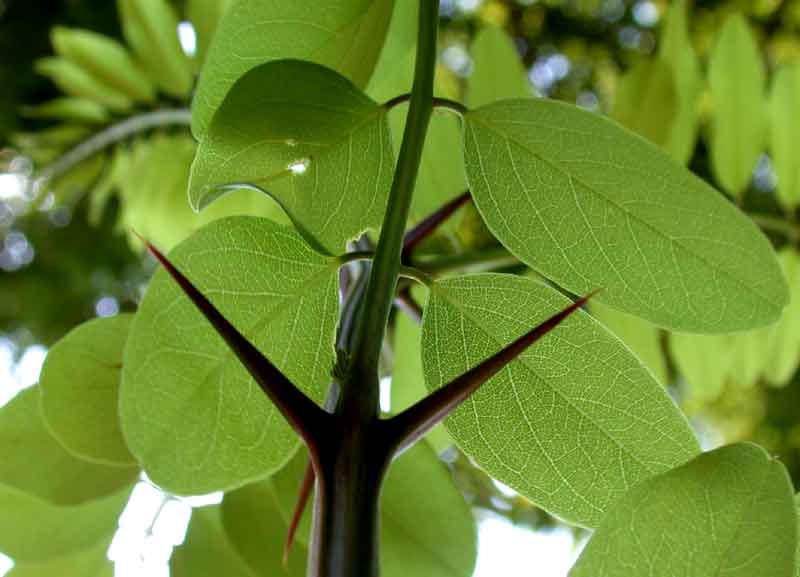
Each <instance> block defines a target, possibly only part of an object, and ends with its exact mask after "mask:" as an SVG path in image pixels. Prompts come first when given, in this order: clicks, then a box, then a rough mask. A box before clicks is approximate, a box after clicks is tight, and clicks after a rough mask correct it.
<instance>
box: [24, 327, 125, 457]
mask: <svg viewBox="0 0 800 577" xmlns="http://www.w3.org/2000/svg"><path fill="white" fill-rule="evenodd" d="M132 318H133V317H132V315H126V314H123V315H118V316H115V317H110V318H101V319H96V320H93V321H90V322H88V323H85V324H82V325H80V326H78V327H77V328H76V329H75V330H73V331H71V332H70V333H69V334H68V335H67V336H66V337H64V338H63V339H62V340H60V341H59V342H58V343H56V344H55V345H54V346H53V347H52V348H51V349H50V351H49V352H48V354H47V360H46V362H45V365H44V367H43V368H42V374H41V377H40V379H39V385H40V387H41V391H42V416H43V418H44V420H45V423H46V425H47V427H48V428H49V429H50V431H51V432H52V434H53V435H54V436H55V437H56V438H57V440H58V441H59V442H60V443H61V444H62V445H64V447H65V448H66V449H68V450H69V451H71V452H73V453H75V454H76V455H77V456H79V457H81V458H82V459H86V460H89V461H95V462H98V463H101V464H108V465H135V464H136V460H135V459H134V458H133V455H131V454H130V451H128V447H127V446H126V445H125V442H124V441H123V439H122V432H121V431H120V429H119V417H118V416H117V405H118V398H119V381H120V375H121V371H122V351H123V349H124V347H125V341H126V340H127V338H128V328H129V327H130V324H131V319H132Z"/></svg>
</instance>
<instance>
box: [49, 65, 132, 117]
mask: <svg viewBox="0 0 800 577" xmlns="http://www.w3.org/2000/svg"><path fill="white" fill-rule="evenodd" d="M36 71H37V72H38V73H39V74H41V75H43V76H47V77H48V78H49V79H50V80H52V81H53V83H55V85H56V86H58V88H59V89H61V90H62V91H63V92H64V93H66V94H69V95H70V96H75V97H78V98H86V99H88V100H92V101H94V102H97V103H98V104H101V105H102V106H105V107H106V108H108V109H109V110H113V111H114V112H125V111H127V110H129V109H130V108H131V106H133V102H132V101H131V100H130V98H129V97H128V96H126V95H125V94H123V93H121V92H119V91H118V90H115V89H114V88H110V87H109V86H107V85H105V84H104V83H102V82H101V81H99V80H97V79H96V78H94V77H93V76H92V75H91V74H90V73H89V72H87V71H86V70H84V69H83V68H81V67H80V66H79V65H77V64H75V63H73V62H71V61H69V60H65V59H63V58H57V57H48V58H42V59H40V60H39V61H37V62H36Z"/></svg>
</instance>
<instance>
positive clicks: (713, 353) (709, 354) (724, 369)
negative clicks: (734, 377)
mask: <svg viewBox="0 0 800 577" xmlns="http://www.w3.org/2000/svg"><path fill="white" fill-rule="evenodd" d="M669 350H670V354H671V356H672V359H673V360H674V361H675V364H676V365H677V368H678V371H679V372H680V373H681V375H683V378H684V380H685V384H686V387H685V388H686V389H687V390H688V395H687V396H688V397H689V398H690V399H691V400H696V401H712V400H714V399H716V398H717V397H718V396H719V395H720V393H721V392H722V389H723V387H724V386H725V382H726V380H727V378H728V375H729V374H730V370H731V366H732V365H733V360H734V358H733V351H734V348H733V338H732V337H731V336H730V335H714V336H705V335H692V334H686V333H673V334H671V335H670V336H669Z"/></svg>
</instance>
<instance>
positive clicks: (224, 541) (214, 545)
mask: <svg viewBox="0 0 800 577" xmlns="http://www.w3.org/2000/svg"><path fill="white" fill-rule="evenodd" d="M221 508H222V507H221V506H214V507H204V508H202V509H196V510H195V511H193V512H192V520H191V522H190V523H189V530H188V531H187V533H186V540H185V541H184V543H183V545H181V546H180V547H178V548H176V549H175V551H174V552H173V553H172V557H171V558H170V561H169V568H170V575H172V576H173V577H260V576H259V575H258V574H257V573H255V572H254V571H253V570H252V569H250V568H249V567H248V566H247V564H246V563H245V562H244V560H243V559H242V558H241V556H240V555H239V554H238V553H237V552H236V550H235V549H234V548H233V546H232V545H231V544H230V541H228V538H227V537H226V535H225V531H224V529H223V528H222V522H221V519H220V517H221V515H220V513H221ZM264 577H266V576H264Z"/></svg>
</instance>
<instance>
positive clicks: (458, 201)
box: [401, 191, 472, 263]
mask: <svg viewBox="0 0 800 577" xmlns="http://www.w3.org/2000/svg"><path fill="white" fill-rule="evenodd" d="M470 200H472V195H471V194H470V192H469V191H466V192H464V193H462V194H460V195H459V196H457V197H456V198H454V199H453V200H451V201H449V202H448V203H446V204H444V205H443V206H441V207H440V208H439V209H438V210H436V211H435V212H433V213H432V214H430V215H429V216H427V217H426V218H424V219H423V220H421V221H420V222H418V223H417V224H416V226H414V227H413V228H412V229H411V230H409V231H408V232H407V233H406V235H405V237H404V238H403V253H402V257H401V260H402V262H404V263H408V262H409V261H410V258H411V253H412V252H413V250H414V248H415V247H416V246H417V245H418V244H419V243H420V242H422V241H423V240H425V239H426V238H428V237H429V236H430V235H431V234H432V233H433V232H434V231H435V230H436V229H437V228H438V227H439V226H440V225H441V224H442V223H443V222H444V221H446V220H447V219H448V218H450V217H451V216H452V215H453V213H454V212H455V211H456V210H458V209H459V208H460V207H462V206H463V205H465V204H466V203H468V202H469V201H470Z"/></svg>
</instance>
